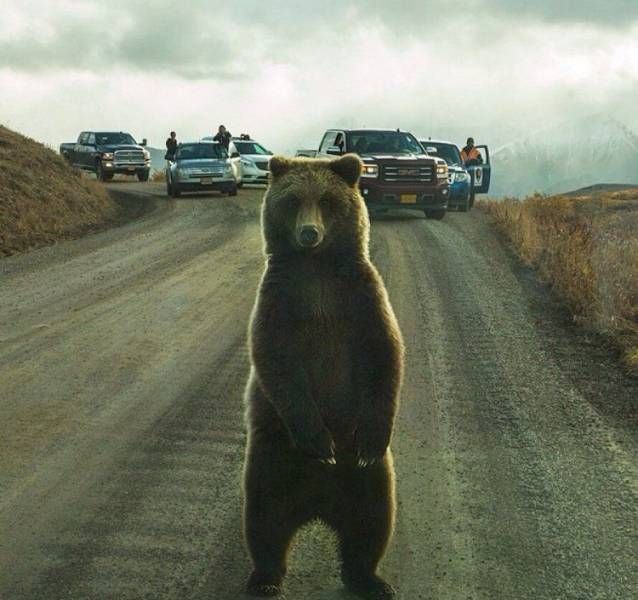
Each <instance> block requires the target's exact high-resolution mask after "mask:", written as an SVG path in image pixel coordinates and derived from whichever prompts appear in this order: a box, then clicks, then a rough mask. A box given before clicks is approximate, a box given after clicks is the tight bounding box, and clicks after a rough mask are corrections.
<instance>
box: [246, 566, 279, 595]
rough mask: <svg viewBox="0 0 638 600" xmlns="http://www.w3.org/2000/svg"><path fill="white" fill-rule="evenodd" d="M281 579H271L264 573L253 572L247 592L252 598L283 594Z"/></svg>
mask: <svg viewBox="0 0 638 600" xmlns="http://www.w3.org/2000/svg"><path fill="white" fill-rule="evenodd" d="M278 579H281V578H279V577H270V576H268V575H266V574H264V573H262V572H257V571H253V572H252V573H251V575H250V578H249V579H248V584H247V585H246V591H247V592H248V593H249V594H250V595H251V596H259V597H262V598H264V597H266V598H268V597H272V596H278V595H279V594H280V593H281V582H279V581H277V580H278Z"/></svg>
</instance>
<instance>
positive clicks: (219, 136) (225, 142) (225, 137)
mask: <svg viewBox="0 0 638 600" xmlns="http://www.w3.org/2000/svg"><path fill="white" fill-rule="evenodd" d="M230 138H231V135H230V131H226V127H224V126H223V125H220V126H219V129H218V130H217V133H216V134H215V136H214V137H213V140H214V141H215V142H219V143H220V144H221V145H222V146H223V147H224V148H226V150H228V146H229V144H230Z"/></svg>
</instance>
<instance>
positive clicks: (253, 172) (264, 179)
mask: <svg viewBox="0 0 638 600" xmlns="http://www.w3.org/2000/svg"><path fill="white" fill-rule="evenodd" d="M242 182H243V183H268V171H263V170H262V169H259V168H257V167H247V166H246V165H244V173H243V175H242Z"/></svg>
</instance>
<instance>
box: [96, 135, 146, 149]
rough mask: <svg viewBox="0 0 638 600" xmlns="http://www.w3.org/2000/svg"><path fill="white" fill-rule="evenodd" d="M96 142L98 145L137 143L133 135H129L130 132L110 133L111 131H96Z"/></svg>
mask: <svg viewBox="0 0 638 600" xmlns="http://www.w3.org/2000/svg"><path fill="white" fill-rule="evenodd" d="M95 143H96V144H97V145H98V146H117V145H119V144H132V145H136V142H135V140H134V139H133V136H131V135H129V134H128V133H122V132H119V133H110V132H103V133H96V134H95Z"/></svg>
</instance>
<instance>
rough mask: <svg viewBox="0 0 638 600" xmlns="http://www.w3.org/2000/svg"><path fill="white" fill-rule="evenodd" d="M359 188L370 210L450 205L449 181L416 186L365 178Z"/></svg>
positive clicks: (416, 208) (429, 208)
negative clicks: (388, 183) (385, 182)
mask: <svg viewBox="0 0 638 600" xmlns="http://www.w3.org/2000/svg"><path fill="white" fill-rule="evenodd" d="M359 189H360V191H361V195H362V196H363V199H364V201H365V203H366V205H367V207H368V209H369V210H390V209H393V208H408V209H412V210H426V209H427V210H445V209H446V208H447V205H448V197H449V188H448V183H447V181H445V182H441V183H440V184H432V185H431V186H428V187H423V186H420V187H414V186H411V185H405V184H404V185H385V184H384V185H379V183H378V182H377V181H370V182H368V181H366V180H364V179H363V180H361V181H360V182H359Z"/></svg>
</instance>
